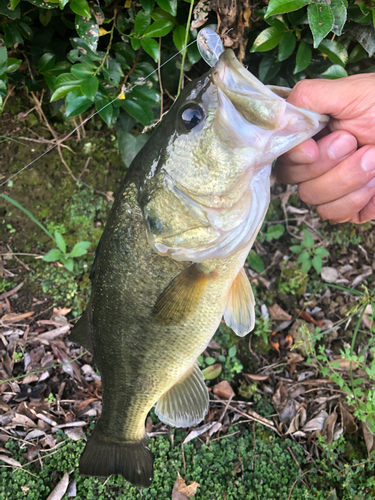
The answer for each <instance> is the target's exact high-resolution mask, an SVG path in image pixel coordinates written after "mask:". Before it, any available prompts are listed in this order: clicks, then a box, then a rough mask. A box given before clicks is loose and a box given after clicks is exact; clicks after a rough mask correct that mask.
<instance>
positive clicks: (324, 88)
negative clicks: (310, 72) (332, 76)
mask: <svg viewBox="0 0 375 500" xmlns="http://www.w3.org/2000/svg"><path fill="white" fill-rule="evenodd" d="M344 80H347V78H342V79H341V80H323V79H319V80H318V79H316V80H301V81H299V82H298V83H297V84H296V85H295V87H294V88H293V89H292V91H291V93H290V94H289V96H288V99H287V101H288V102H289V103H290V104H293V105H294V106H297V107H299V108H306V109H309V110H310V111H315V112H316V113H321V114H323V115H324V114H328V115H331V116H333V117H334V118H339V117H340V114H341V113H342V112H343V110H344V109H345V107H347V105H348V101H351V97H349V96H348V93H347V92H348V90H347V87H348V85H347V82H345V81H344Z"/></svg>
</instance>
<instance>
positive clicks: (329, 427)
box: [322, 408, 338, 444]
mask: <svg viewBox="0 0 375 500" xmlns="http://www.w3.org/2000/svg"><path fill="white" fill-rule="evenodd" d="M337 416H338V415H337V412H336V408H335V409H334V410H333V412H332V413H331V414H330V415H328V417H327V418H326V420H325V422H324V425H323V429H322V434H323V436H324V437H325V438H326V441H327V443H328V444H330V443H332V441H333V436H334V428H335V423H336V420H337Z"/></svg>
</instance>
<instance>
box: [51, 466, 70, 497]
mask: <svg viewBox="0 0 375 500" xmlns="http://www.w3.org/2000/svg"><path fill="white" fill-rule="evenodd" d="M68 486H69V474H68V473H67V472H65V474H64V475H63V477H62V478H61V479H60V481H59V482H58V483H57V485H56V488H55V489H54V490H53V491H52V493H51V494H50V495H48V497H47V500H61V499H62V497H63V496H64V495H65V492H66V490H67V489H68Z"/></svg>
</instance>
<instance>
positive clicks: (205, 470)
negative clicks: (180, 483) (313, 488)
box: [0, 426, 305, 500]
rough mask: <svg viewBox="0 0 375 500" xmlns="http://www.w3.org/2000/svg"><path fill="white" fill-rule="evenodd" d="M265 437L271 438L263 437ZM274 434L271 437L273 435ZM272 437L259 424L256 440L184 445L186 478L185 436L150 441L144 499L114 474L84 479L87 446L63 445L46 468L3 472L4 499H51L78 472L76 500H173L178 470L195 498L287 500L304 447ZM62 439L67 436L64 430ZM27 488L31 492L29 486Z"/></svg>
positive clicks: (297, 493)
mask: <svg viewBox="0 0 375 500" xmlns="http://www.w3.org/2000/svg"><path fill="white" fill-rule="evenodd" d="M239 430H240V429H239V427H238V426H234V427H232V428H230V429H228V433H229V434H230V433H233V432H237V431H239ZM264 433H266V434H267V435H266V436H263V434H264ZM271 434H272V433H271ZM271 434H269V435H268V431H264V429H263V428H262V427H260V426H259V427H258V426H256V435H255V440H254V438H253V435H252V433H251V432H249V431H247V430H246V431H244V432H240V433H239V434H236V435H235V436H230V437H228V438H224V439H221V440H219V441H211V443H210V444H209V445H205V444H202V445H201V446H200V447H199V450H197V448H198V443H200V442H199V441H191V442H189V443H187V444H186V445H184V455H185V462H186V474H185V471H184V465H183V458H182V453H181V444H182V441H183V439H184V438H185V436H186V432H182V431H177V432H175V433H174V440H173V445H172V440H171V438H170V436H160V437H158V438H153V439H151V440H150V448H151V450H152V452H153V453H154V455H155V473H154V481H153V483H152V485H151V487H150V488H147V489H144V490H143V492H142V497H141V494H140V491H139V489H138V488H135V487H133V486H131V485H130V484H129V483H128V482H126V481H125V480H124V479H123V478H122V477H121V476H111V477H110V478H109V479H108V480H104V479H99V478H91V477H90V478H83V477H82V476H81V475H80V474H79V473H78V472H77V467H78V461H79V457H80V454H81V452H82V450H83V447H84V443H83V442H82V441H79V442H77V443H73V442H72V441H70V440H68V441H66V442H63V443H62V445H61V447H60V448H59V449H58V451H57V452H56V453H54V454H53V455H50V456H46V454H44V453H43V452H42V456H43V455H44V457H42V467H41V466H40V464H39V462H34V464H31V465H28V466H26V470H27V471H29V473H32V474H33V475H30V474H29V473H27V472H26V471H25V470H22V469H17V470H15V471H14V472H12V471H10V470H4V471H3V472H2V473H1V474H0V498H1V499H2V500H3V499H4V500H8V499H9V500H18V499H24V498H27V499H28V500H42V499H45V498H47V496H48V495H49V494H50V492H51V491H52V490H53V488H54V487H55V485H56V484H57V482H58V481H59V480H60V479H61V477H62V475H63V473H64V472H67V471H68V472H69V471H71V470H74V471H73V472H72V474H71V476H70V479H71V480H72V479H73V478H74V479H76V481H77V497H76V498H77V500H81V499H82V500H84V499H99V498H102V499H115V498H116V499H118V500H135V499H137V500H138V499H140V498H142V499H144V500H166V499H169V498H171V493H172V488H173V485H174V483H175V481H176V478H177V472H179V473H180V474H181V475H182V476H183V477H185V479H186V481H187V482H189V481H197V482H198V483H199V484H200V485H201V486H200V488H198V491H197V495H196V497H195V498H196V500H219V499H224V498H225V499H226V500H237V499H239V498H241V499H249V500H253V499H254V500H256V499H259V500H263V499H268V500H271V499H280V500H287V498H288V495H289V492H290V489H291V486H292V484H293V482H294V481H295V479H297V477H298V474H299V472H298V467H297V465H296V463H295V461H294V460H293V458H292V456H291V454H290V452H289V450H288V447H289V448H290V449H291V450H292V452H293V454H294V456H295V457H296V459H297V460H298V461H299V463H300V464H303V463H304V461H305V459H304V455H303V452H302V449H301V448H300V447H299V446H298V445H297V444H296V443H293V442H292V441H290V440H285V441H284V440H282V439H279V438H276V437H275V436H274V435H271ZM59 439H60V440H65V435H64V434H63V433H62V432H59ZM6 446H7V448H8V449H10V450H11V451H12V453H13V456H14V458H16V459H17V460H20V461H21V463H25V462H26V461H25V459H23V458H22V457H20V453H19V452H20V450H19V448H18V444H17V442H16V441H9V442H8V443H7V445H6ZM26 487H28V489H27V491H26V494H25V492H24V491H25V488H26ZM304 491H305V487H304V486H303V485H301V484H297V485H296V486H295V488H294V490H293V494H292V496H291V498H292V499H294V500H296V499H302V498H304V496H303V493H304Z"/></svg>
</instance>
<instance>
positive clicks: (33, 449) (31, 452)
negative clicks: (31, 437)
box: [21, 444, 41, 460]
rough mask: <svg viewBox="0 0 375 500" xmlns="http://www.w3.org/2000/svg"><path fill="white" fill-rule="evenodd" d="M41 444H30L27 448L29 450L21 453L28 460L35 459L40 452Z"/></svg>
mask: <svg viewBox="0 0 375 500" xmlns="http://www.w3.org/2000/svg"><path fill="white" fill-rule="evenodd" d="M40 449H41V446H40V445H39V444H37V445H35V446H30V447H29V448H27V451H26V452H25V453H21V455H22V456H23V458H26V460H34V458H35V457H37V456H38V454H39V452H40Z"/></svg>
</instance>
